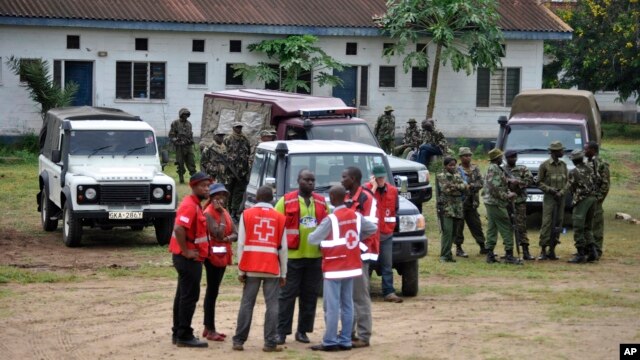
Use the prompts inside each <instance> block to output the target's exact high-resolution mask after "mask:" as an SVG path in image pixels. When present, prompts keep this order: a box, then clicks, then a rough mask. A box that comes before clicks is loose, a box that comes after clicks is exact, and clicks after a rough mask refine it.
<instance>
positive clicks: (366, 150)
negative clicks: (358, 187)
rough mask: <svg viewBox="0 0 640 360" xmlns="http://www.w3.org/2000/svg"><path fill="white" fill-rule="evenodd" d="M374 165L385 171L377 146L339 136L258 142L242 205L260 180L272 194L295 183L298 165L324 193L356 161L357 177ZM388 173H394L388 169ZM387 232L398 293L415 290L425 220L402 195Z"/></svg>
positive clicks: (252, 195) (251, 198) (423, 250)
mask: <svg viewBox="0 0 640 360" xmlns="http://www.w3.org/2000/svg"><path fill="white" fill-rule="evenodd" d="M375 165H384V166H385V168H386V169H388V171H389V163H388V159H387V156H386V155H385V153H384V152H383V151H382V150H381V149H380V148H378V147H374V146H370V145H363V144H358V143H353V142H345V141H325V140H291V141H270V142H265V143H260V144H259V145H258V147H257V149H256V154H255V158H254V161H253V166H252V168H251V175H250V178H249V184H248V186H247V190H246V202H245V208H249V207H251V206H253V205H254V204H255V203H256V193H257V190H258V188H259V187H260V186H262V185H272V186H275V195H276V199H277V198H280V197H281V196H283V195H284V194H285V193H287V192H289V191H292V190H295V189H296V188H297V176H298V173H299V172H300V170H302V169H309V170H311V171H313V172H314V174H315V176H316V192H317V193H319V194H322V195H324V196H325V198H327V199H328V191H329V188H330V187H331V186H333V185H337V184H340V181H341V175H342V171H343V170H344V169H345V168H347V167H349V166H356V167H358V168H360V170H361V171H362V174H363V177H365V178H366V177H367V176H368V175H369V174H371V170H372V169H373V166H375ZM387 177H388V179H394V178H393V175H392V174H391V172H390V171H389V174H388V175H387ZM396 224H397V225H396V229H395V231H394V235H393V240H392V241H393V267H394V268H395V269H396V270H397V271H398V273H399V274H400V275H402V293H403V294H404V295H405V296H415V295H417V293H418V260H419V259H420V258H422V257H424V256H426V254H427V249H428V241H427V238H426V236H425V220H424V217H423V216H422V214H421V213H420V211H418V209H417V208H416V207H415V205H413V204H412V203H411V202H409V201H408V200H406V199H405V198H402V197H400V199H399V210H398V221H396Z"/></svg>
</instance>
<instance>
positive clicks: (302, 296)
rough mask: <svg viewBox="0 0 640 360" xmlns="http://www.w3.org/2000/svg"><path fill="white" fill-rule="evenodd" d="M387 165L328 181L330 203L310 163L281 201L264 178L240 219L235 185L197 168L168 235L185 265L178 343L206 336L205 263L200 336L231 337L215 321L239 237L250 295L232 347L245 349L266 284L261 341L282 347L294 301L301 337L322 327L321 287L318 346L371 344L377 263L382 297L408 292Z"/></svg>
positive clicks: (199, 343) (177, 311)
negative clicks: (401, 288) (397, 268)
mask: <svg viewBox="0 0 640 360" xmlns="http://www.w3.org/2000/svg"><path fill="white" fill-rule="evenodd" d="M386 175H387V170H386V169H385V167H384V166H382V165H378V166H375V167H374V168H373V169H372V174H371V177H370V178H369V181H368V182H366V183H365V184H361V183H362V172H361V170H360V169H359V168H357V167H349V168H346V169H345V170H344V171H343V172H342V175H341V185H336V186H334V187H332V188H331V189H330V190H329V199H330V202H331V205H333V211H331V210H330V206H329V204H327V202H326V200H325V198H324V196H322V195H320V194H316V193H315V192H314V189H315V174H314V173H313V172H311V171H310V170H307V169H303V170H301V171H300V172H299V174H298V178H297V182H298V189H297V190H294V191H292V192H289V193H287V194H285V195H284V196H283V197H281V198H280V199H279V200H278V202H277V203H276V204H275V206H274V205H272V203H273V190H272V188H271V187H268V186H263V187H261V188H259V189H258V192H257V196H256V198H257V204H256V205H255V206H254V207H252V208H250V209H245V210H244V212H243V213H242V215H241V216H240V218H239V222H238V225H237V226H236V225H235V224H234V222H233V220H232V218H231V215H230V213H229V212H228V211H227V210H226V209H225V207H224V204H225V200H226V198H227V197H228V196H229V191H228V190H227V189H226V188H225V186H224V185H223V184H221V183H218V182H216V181H215V180H214V179H212V178H211V177H210V176H209V175H207V174H206V173H204V172H198V173H195V174H194V175H193V176H192V177H191V179H190V181H189V185H190V187H191V189H192V194H191V195H190V196H188V197H186V198H185V199H184V200H183V201H182V203H181V204H180V206H179V208H178V210H177V213H176V220H175V225H174V229H175V230H174V234H173V236H172V238H171V241H170V245H169V250H170V251H171V253H172V257H173V263H174V266H175V268H176V271H177V272H178V285H177V289H176V296H175V300H174V312H173V328H172V341H173V343H174V344H176V345H177V346H179V347H207V346H208V343H207V342H206V341H204V340H200V339H198V338H197V337H196V336H195V335H194V332H193V328H192V327H191V321H192V318H193V314H194V311H195V308H196V303H197V301H198V297H199V290H200V279H201V275H202V267H203V265H202V264H203V263H204V268H205V270H206V279H207V290H206V295H205V300H204V306H205V309H204V330H203V334H202V336H203V337H204V338H205V339H206V340H211V341H224V340H225V339H226V335H225V334H224V333H222V332H218V331H217V329H216V326H215V302H216V299H217V296H218V291H219V288H220V283H221V280H222V278H223V275H224V272H225V269H226V266H227V265H229V264H231V262H232V254H231V246H230V245H231V243H232V242H234V241H237V243H238V245H237V257H238V271H239V275H238V279H239V281H240V282H241V283H242V284H243V295H242V300H241V302H240V309H239V312H238V321H237V328H236V332H235V335H234V336H233V337H232V343H233V344H232V349H233V350H237V351H241V350H244V343H245V342H246V341H247V339H248V335H249V329H250V327H251V319H252V314H253V308H254V305H255V302H256V297H257V294H258V291H259V289H260V286H262V287H263V294H264V297H265V303H266V308H267V309H266V312H265V321H264V346H263V351H265V352H273V351H282V347H281V346H280V345H282V344H284V343H285V342H286V337H287V336H288V335H290V334H292V333H293V320H294V319H293V318H294V311H295V306H296V301H297V302H298V319H297V327H296V331H295V334H294V338H295V340H296V341H298V342H301V343H310V342H311V341H310V339H309V337H308V335H307V334H308V333H311V332H313V329H314V321H315V316H316V304H317V301H318V296H319V294H320V291H321V290H322V291H323V292H324V295H323V302H324V304H323V305H324V306H323V308H324V311H325V325H326V330H325V334H324V336H323V338H322V341H321V342H320V344H318V345H314V346H312V347H311V349H312V350H316V351H344V350H351V349H352V348H359V347H367V346H369V343H370V338H371V334H372V315H371V298H370V294H369V280H370V279H369V276H370V275H369V274H370V272H369V266H370V264H371V263H377V264H378V266H379V267H380V270H381V274H382V290H383V295H384V300H385V301H387V302H392V303H401V302H402V301H403V300H402V298H400V297H399V296H397V295H396V293H395V289H394V287H393V272H392V268H391V266H392V257H391V253H392V239H391V238H392V234H393V230H394V228H395V224H396V219H397V216H396V215H397V210H398V192H397V189H396V188H395V187H394V186H393V185H392V184H390V183H389V182H387V181H386ZM203 202H204V204H202V203H203ZM321 286H322V288H321ZM340 322H341V330H340V331H338V324H339V323H340Z"/></svg>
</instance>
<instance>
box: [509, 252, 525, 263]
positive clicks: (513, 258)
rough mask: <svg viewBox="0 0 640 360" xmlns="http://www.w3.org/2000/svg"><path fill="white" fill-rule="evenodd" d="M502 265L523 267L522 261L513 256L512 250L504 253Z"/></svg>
mask: <svg viewBox="0 0 640 360" xmlns="http://www.w3.org/2000/svg"><path fill="white" fill-rule="evenodd" d="M504 263H505V264H513V265H524V263H523V262H522V260H520V259H518V258H517V257H515V256H513V250H507V251H506V254H505V256H504Z"/></svg>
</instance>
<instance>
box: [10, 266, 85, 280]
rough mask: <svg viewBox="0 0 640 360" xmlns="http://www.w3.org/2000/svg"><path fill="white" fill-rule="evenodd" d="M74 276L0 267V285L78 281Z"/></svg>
mask: <svg viewBox="0 0 640 360" xmlns="http://www.w3.org/2000/svg"><path fill="white" fill-rule="evenodd" d="M78 280H79V277H78V276H76V275H75V274H73V273H72V274H67V273H57V272H51V271H36V270H27V269H19V268H16V267H13V266H5V265H0V284H7V283H18V284H40V283H60V282H74V281H78Z"/></svg>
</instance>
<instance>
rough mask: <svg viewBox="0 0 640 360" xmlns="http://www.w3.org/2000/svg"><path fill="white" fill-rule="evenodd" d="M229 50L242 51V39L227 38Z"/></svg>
mask: <svg viewBox="0 0 640 360" xmlns="http://www.w3.org/2000/svg"><path fill="white" fill-rule="evenodd" d="M229 52H242V40H229Z"/></svg>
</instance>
